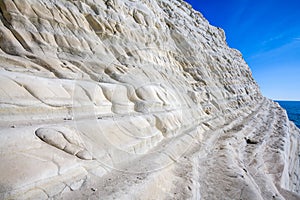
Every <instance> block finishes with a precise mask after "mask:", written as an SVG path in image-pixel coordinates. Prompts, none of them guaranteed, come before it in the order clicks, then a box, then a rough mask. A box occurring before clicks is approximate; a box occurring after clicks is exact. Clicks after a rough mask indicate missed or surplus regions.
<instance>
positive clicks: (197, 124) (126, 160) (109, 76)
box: [0, 0, 300, 199]
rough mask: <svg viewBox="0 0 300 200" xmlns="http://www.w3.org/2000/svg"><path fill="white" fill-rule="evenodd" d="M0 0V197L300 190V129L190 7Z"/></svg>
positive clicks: (245, 194)
mask: <svg viewBox="0 0 300 200" xmlns="http://www.w3.org/2000/svg"><path fill="white" fill-rule="evenodd" d="M0 8H1V13H0V19H1V21H0V48H1V50H0V59H1V61H0V66H1V71H0V80H1V85H0V87H1V90H0V91H1V96H0V100H1V107H0V112H1V122H0V126H1V130H0V143H1V145H0V149H1V156H0V171H1V173H0V197H1V199H3V198H4V199H43V198H44V199H47V198H54V199H60V198H66V199H85V198H95V199H97V198H102V199H113V198H119V199H174V198H175V199H182V198H183V199H186V198H192V199H199V198H202V199H272V198H273V199H284V198H286V199H293V198H295V199H297V198H299V196H297V194H298V195H299V194H300V180H299V176H300V172H299V171H300V161H299V155H300V149H299V146H300V144H299V143H300V139H299V129H297V128H296V127H295V126H294V124H292V123H291V122H289V120H288V118H287V115H286V112H285V111H284V110H283V109H282V108H280V107H279V105H278V104H276V103H274V102H272V101H270V100H268V99H266V98H264V97H263V96H262V95H261V93H260V91H259V88H258V86H257V84H256V83H255V81H254V79H253V78H252V75H251V72H250V70H249V67H248V66H247V64H246V63H245V61H244V60H243V58H242V56H241V54H240V53H239V52H238V51H237V50H234V49H231V48H229V47H228V46H227V44H226V41H225V34H224V32H223V30H221V29H219V28H216V27H213V26H211V25H209V23H208V22H207V20H206V19H204V18H203V16H202V15H201V14H200V13H198V12H197V11H195V10H193V9H192V8H191V7H190V5H188V4H186V3H185V2H183V1H181V0H156V1H155V0H143V1H140V0H139V1H137V0H106V1H104V0H1V1H0Z"/></svg>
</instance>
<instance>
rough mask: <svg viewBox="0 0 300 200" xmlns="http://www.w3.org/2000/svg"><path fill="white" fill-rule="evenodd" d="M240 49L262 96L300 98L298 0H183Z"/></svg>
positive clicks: (231, 45)
mask: <svg viewBox="0 0 300 200" xmlns="http://www.w3.org/2000/svg"><path fill="white" fill-rule="evenodd" d="M186 1H187V2H188V3H190V4H192V6H193V8H194V9H196V10H198V11H200V12H201V13H202V14H203V15H204V17H205V18H206V19H208V21H209V22H210V24H212V25H214V26H218V27H221V28H222V29H224V30H225V33H226V38H227V43H228V45H229V46H230V47H232V48H236V49H238V50H240V51H241V52H242V54H243V57H244V59H245V60H246V62H247V63H248V65H249V66H250V68H251V70H252V73H253V76H254V78H255V80H256V81H257V82H258V84H259V86H260V88H261V91H262V93H263V95H264V96H266V97H268V98H271V99H274V100H300V0H186Z"/></svg>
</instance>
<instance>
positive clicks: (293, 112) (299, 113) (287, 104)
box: [276, 101, 300, 128]
mask: <svg viewBox="0 0 300 200" xmlns="http://www.w3.org/2000/svg"><path fill="white" fill-rule="evenodd" d="M276 102H278V103H279V104H280V106H281V107H283V108H284V109H286V111H287V114H288V116H289V119H290V120H291V121H293V122H294V123H295V125H296V126H297V127H298V128H300V101H276Z"/></svg>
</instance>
